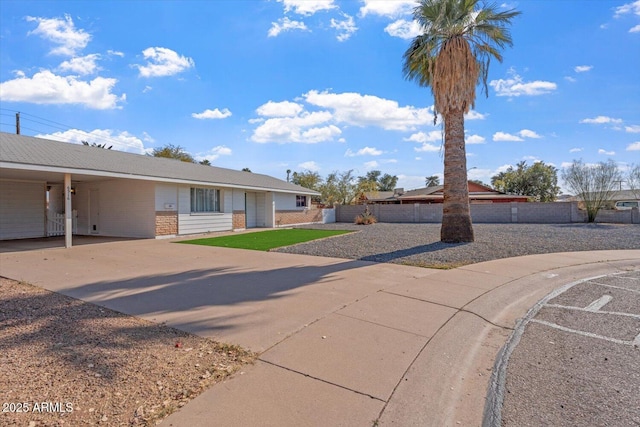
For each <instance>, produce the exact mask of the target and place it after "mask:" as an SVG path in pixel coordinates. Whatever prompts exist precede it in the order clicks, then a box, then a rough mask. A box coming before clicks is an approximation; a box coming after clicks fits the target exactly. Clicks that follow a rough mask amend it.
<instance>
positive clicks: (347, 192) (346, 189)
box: [320, 170, 358, 205]
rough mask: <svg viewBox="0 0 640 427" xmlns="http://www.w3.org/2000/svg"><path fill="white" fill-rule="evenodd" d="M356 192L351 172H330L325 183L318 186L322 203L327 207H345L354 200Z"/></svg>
mask: <svg viewBox="0 0 640 427" xmlns="http://www.w3.org/2000/svg"><path fill="white" fill-rule="evenodd" d="M357 192H358V185H357V184H356V179H355V177H354V176H353V170H348V171H346V172H338V171H335V172H332V173H330V174H329V175H327V178H326V180H325V182H324V183H323V184H321V185H320V193H322V201H323V203H325V204H327V205H333V204H334V203H340V204H343V205H347V204H349V203H351V202H352V201H353V200H354V199H355V198H356V195H357Z"/></svg>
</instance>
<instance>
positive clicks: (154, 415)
mask: <svg viewBox="0 0 640 427" xmlns="http://www.w3.org/2000/svg"><path fill="white" fill-rule="evenodd" d="M253 358H254V355H253V354H251V353H248V352H246V351H244V350H242V349H240V348H238V347H234V346H225V345H221V344H218V343H216V342H214V341H212V340H210V339H206V338H200V337H197V336H194V335H191V334H188V333H186V332H182V331H179V330H177V329H173V328H170V327H167V326H164V325H161V324H160V325H159V324H154V323H151V322H147V321H144V320H141V319H138V318H135V317H131V316H127V315H124V314H122V313H118V312H115V311H112V310H109V309H106V308H103V307H99V306H97V305H93V304H90V303H86V302H82V301H79V300H76V299H73V298H70V297H67V296H64V295H61V294H56V293H53V292H49V291H46V290H43V289H41V288H37V287H35V286H31V285H28V284H25V283H21V282H16V281H13V280H8V279H4V278H0V404H2V409H1V410H0V425H1V426H20V427H27V426H29V427H32V426H33V427H35V426H83V425H104V426H139V425H140V426H148V425H155V424H156V423H157V422H158V421H159V420H162V419H163V418H164V417H166V416H167V415H169V414H170V413H171V412H173V411H175V410H176V409H178V408H179V407H181V406H183V405H184V404H185V403H186V402H188V401H189V400H191V399H192V398H194V397H195V396H197V395H198V394H199V393H201V392H202V391H204V389H206V388H207V387H209V386H210V385H212V384H214V383H216V382H220V381H222V380H223V379H224V378H226V377H227V376H229V375H230V374H232V373H234V372H236V371H238V370H239V369H241V367H242V365H244V364H245V363H250V362H251V361H252V360H253Z"/></svg>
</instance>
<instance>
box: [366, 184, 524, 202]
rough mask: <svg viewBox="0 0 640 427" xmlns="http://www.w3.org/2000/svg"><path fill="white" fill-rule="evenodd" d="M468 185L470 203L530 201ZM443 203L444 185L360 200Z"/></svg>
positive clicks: (371, 195)
mask: <svg viewBox="0 0 640 427" xmlns="http://www.w3.org/2000/svg"><path fill="white" fill-rule="evenodd" d="M468 183H469V201H470V203H509V202H528V201H529V198H528V197H527V196H518V195H515V194H506V193H502V192H500V191H497V190H494V189H493V188H491V187H488V186H486V185H482V184H479V183H477V182H474V181H469V182H468ZM443 201H444V186H443V185H436V186H431V187H424V188H417V189H415V190H409V191H406V192H405V191H404V190H403V189H402V188H396V189H395V190H394V191H373V192H367V193H364V194H363V196H362V197H361V198H360V204H365V203H368V204H373V203H376V204H397V205H406V204H414V203H442V202H443Z"/></svg>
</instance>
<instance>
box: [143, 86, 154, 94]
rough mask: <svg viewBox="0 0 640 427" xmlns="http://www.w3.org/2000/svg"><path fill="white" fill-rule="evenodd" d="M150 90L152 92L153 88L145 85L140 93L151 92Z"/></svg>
mask: <svg viewBox="0 0 640 427" xmlns="http://www.w3.org/2000/svg"><path fill="white" fill-rule="evenodd" d="M152 90H153V87H151V86H149V85H147V86H145V87H144V89H142V93H147V92H151V91H152Z"/></svg>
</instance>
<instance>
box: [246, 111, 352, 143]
mask: <svg viewBox="0 0 640 427" xmlns="http://www.w3.org/2000/svg"><path fill="white" fill-rule="evenodd" d="M331 118H332V116H331V113H330V112H328V111H318V112H313V113H309V112H304V113H302V114H301V115H299V116H296V117H275V118H270V119H268V120H265V121H264V123H262V124H261V125H260V126H258V128H256V129H255V131H254V132H253V135H252V136H251V140H252V141H254V142H259V143H266V142H277V143H281V144H283V143H290V142H302V143H307V144H313V143H317V142H323V141H330V140H332V139H333V138H334V137H335V136H338V135H340V134H341V133H342V131H341V130H340V129H339V128H338V127H336V126H334V125H325V126H322V127H318V125H321V124H327V122H329V121H330V120H331Z"/></svg>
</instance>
